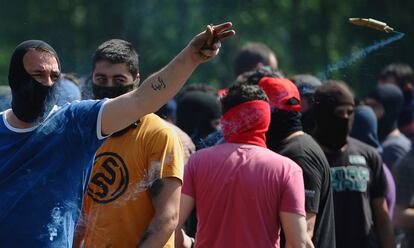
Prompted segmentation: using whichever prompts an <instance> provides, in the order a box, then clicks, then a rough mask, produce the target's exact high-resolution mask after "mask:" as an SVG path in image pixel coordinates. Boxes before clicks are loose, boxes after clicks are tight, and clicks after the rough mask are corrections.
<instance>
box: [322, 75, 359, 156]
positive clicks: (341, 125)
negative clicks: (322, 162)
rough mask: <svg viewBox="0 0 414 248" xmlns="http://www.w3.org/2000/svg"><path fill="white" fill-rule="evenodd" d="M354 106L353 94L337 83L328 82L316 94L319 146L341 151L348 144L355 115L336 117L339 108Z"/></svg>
mask: <svg viewBox="0 0 414 248" xmlns="http://www.w3.org/2000/svg"><path fill="white" fill-rule="evenodd" d="M342 105H351V106H354V105H355V104H354V98H353V96H352V93H351V92H350V91H349V90H348V89H347V87H346V86H345V85H342V84H341V83H337V82H327V83H325V84H324V85H322V86H320V87H319V88H318V89H317V90H316V92H315V105H314V111H315V118H316V133H315V138H316V139H317V141H318V142H319V144H321V145H323V146H325V147H327V148H329V149H331V150H339V149H341V148H342V147H343V146H344V145H345V144H346V143H347V137H348V134H349V132H350V130H351V128H352V121H353V115H351V116H350V117H349V118H341V117H339V116H337V115H335V109H336V107H338V106H342Z"/></svg>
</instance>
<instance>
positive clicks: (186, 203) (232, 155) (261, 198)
mask: <svg viewBox="0 0 414 248" xmlns="http://www.w3.org/2000/svg"><path fill="white" fill-rule="evenodd" d="M222 107H223V113H224V115H223V117H222V119H221V125H222V131H223V135H224V140H225V141H226V143H224V144H220V145H217V146H214V147H210V148H207V149H203V150H200V151H198V152H196V153H195V154H193V155H192V156H191V157H190V159H189V161H188V163H187V166H186V168H185V172H184V185H183V188H182V194H181V206H180V219H179V224H178V228H177V231H176V246H177V247H190V246H192V245H193V244H194V243H193V244H192V242H191V241H194V240H192V239H190V238H189V237H188V236H186V235H185V233H184V232H183V231H182V230H181V228H182V226H183V223H184V222H185V220H186V219H187V217H188V215H189V214H190V212H191V210H192V209H193V208H194V207H197V215H198V226H197V235H196V239H195V247H279V232H280V228H281V227H283V229H284V231H285V236H286V243H287V244H288V245H290V246H289V247H313V245H312V242H311V241H310V239H309V238H308V236H307V233H306V220H305V215H306V213H305V209H304V201H305V198H304V195H305V194H304V185H303V177H302V170H301V169H300V167H299V166H298V165H297V164H295V163H294V162H293V161H292V160H290V159H288V158H286V157H282V156H280V155H278V154H276V153H274V152H272V151H270V150H269V149H267V148H266V131H267V129H268V127H269V123H270V106H269V103H268V100H267V96H266V94H265V93H264V92H263V90H261V89H260V88H259V87H258V86H253V85H247V84H236V85H235V86H233V87H231V88H230V89H229V92H228V94H227V95H226V96H225V97H224V98H223V99H222Z"/></svg>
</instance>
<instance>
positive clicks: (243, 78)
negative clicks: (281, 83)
mask: <svg viewBox="0 0 414 248" xmlns="http://www.w3.org/2000/svg"><path fill="white" fill-rule="evenodd" d="M263 77H272V78H283V77H285V75H284V74H283V72H282V71H280V70H278V69H272V68H270V67H268V66H264V67H262V68H260V69H257V70H252V71H247V72H244V73H242V74H241V75H239V76H238V77H237V80H236V82H237V83H246V84H251V85H259V81H260V79H262V78H263Z"/></svg>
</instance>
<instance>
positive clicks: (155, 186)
mask: <svg viewBox="0 0 414 248" xmlns="http://www.w3.org/2000/svg"><path fill="white" fill-rule="evenodd" d="M163 186H164V183H163V182H162V179H161V178H159V179H157V180H155V181H154V182H153V183H152V185H151V187H150V188H149V193H150V195H151V197H152V198H156V197H157V196H158V195H159V194H160V192H161V190H162V188H163Z"/></svg>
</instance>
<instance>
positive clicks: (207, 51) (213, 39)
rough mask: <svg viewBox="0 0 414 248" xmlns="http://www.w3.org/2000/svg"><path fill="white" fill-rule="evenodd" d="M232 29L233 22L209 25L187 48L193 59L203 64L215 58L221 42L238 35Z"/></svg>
mask: <svg viewBox="0 0 414 248" xmlns="http://www.w3.org/2000/svg"><path fill="white" fill-rule="evenodd" d="M232 27H233V24H232V23H231V22H225V23H222V24H218V25H207V27H206V30H205V31H204V32H202V33H200V34H198V35H196V36H195V37H194V39H193V40H192V41H191V42H190V43H189V44H188V46H187V49H189V50H190V56H191V59H192V60H193V61H194V62H196V63H203V62H206V61H208V60H210V59H212V58H213V57H215V56H216V55H217V54H218V52H219V50H220V47H221V41H222V40H224V39H226V38H228V37H232V36H234V35H235V34H236V32H235V31H234V30H233V29H231V28H232Z"/></svg>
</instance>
